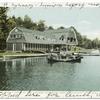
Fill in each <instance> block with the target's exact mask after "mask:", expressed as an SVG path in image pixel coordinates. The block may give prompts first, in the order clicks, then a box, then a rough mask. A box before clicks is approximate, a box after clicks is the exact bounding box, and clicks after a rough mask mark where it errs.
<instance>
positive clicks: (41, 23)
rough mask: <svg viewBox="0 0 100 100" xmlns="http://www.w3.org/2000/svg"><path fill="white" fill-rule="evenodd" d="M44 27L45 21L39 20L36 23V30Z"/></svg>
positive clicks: (41, 29) (42, 29)
mask: <svg viewBox="0 0 100 100" xmlns="http://www.w3.org/2000/svg"><path fill="white" fill-rule="evenodd" d="M45 29H46V25H45V21H44V20H40V21H39V22H38V24H37V30H39V31H44V30H45Z"/></svg>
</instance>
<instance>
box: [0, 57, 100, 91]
mask: <svg viewBox="0 0 100 100" xmlns="http://www.w3.org/2000/svg"><path fill="white" fill-rule="evenodd" d="M0 90H34V91H35V90H38V91H40V90H42V91H43V90H47V91H48V90H49V91H69V90H71V91H82V90H84V91H89V90H94V91H97V90H98V91H100V56H88V57H84V58H83V59H82V61H81V63H65V62H58V63H54V64H52V65H51V64H49V63H48V62H47V60H46V58H45V57H35V58H34V57H33V58H24V59H23V58H22V59H13V60H9V61H0Z"/></svg>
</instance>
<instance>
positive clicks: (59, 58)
mask: <svg viewBox="0 0 100 100" xmlns="http://www.w3.org/2000/svg"><path fill="white" fill-rule="evenodd" d="M82 58H83V57H82V56H80V55H78V54H77V55H73V54H70V55H66V56H63V55H60V54H54V53H51V54H50V55H49V56H48V57H47V60H48V62H81V59H82Z"/></svg>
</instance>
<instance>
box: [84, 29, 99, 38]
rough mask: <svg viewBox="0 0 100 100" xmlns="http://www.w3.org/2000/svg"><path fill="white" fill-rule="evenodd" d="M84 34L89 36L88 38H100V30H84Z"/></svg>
mask: <svg viewBox="0 0 100 100" xmlns="http://www.w3.org/2000/svg"><path fill="white" fill-rule="evenodd" d="M82 35H85V36H87V38H89V39H95V38H98V39H100V30H97V31H90V32H84V33H83V34H82Z"/></svg>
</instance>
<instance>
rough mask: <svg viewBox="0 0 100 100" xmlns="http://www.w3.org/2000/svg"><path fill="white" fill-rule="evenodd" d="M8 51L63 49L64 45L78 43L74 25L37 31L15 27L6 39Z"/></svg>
mask: <svg viewBox="0 0 100 100" xmlns="http://www.w3.org/2000/svg"><path fill="white" fill-rule="evenodd" d="M6 43H7V50H8V51H35V50H37V51H44V52H46V51H49V50H50V49H52V50H56V49H61V48H62V47H63V46H68V47H69V46H75V45H77V44H78V41H77V37H76V33H75V31H74V29H73V28H72V27H69V28H66V29H55V30H45V31H42V32H41V31H36V30H29V29H26V28H23V27H15V28H14V29H13V30H11V32H10V33H9V36H8V38H7V40H6Z"/></svg>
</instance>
